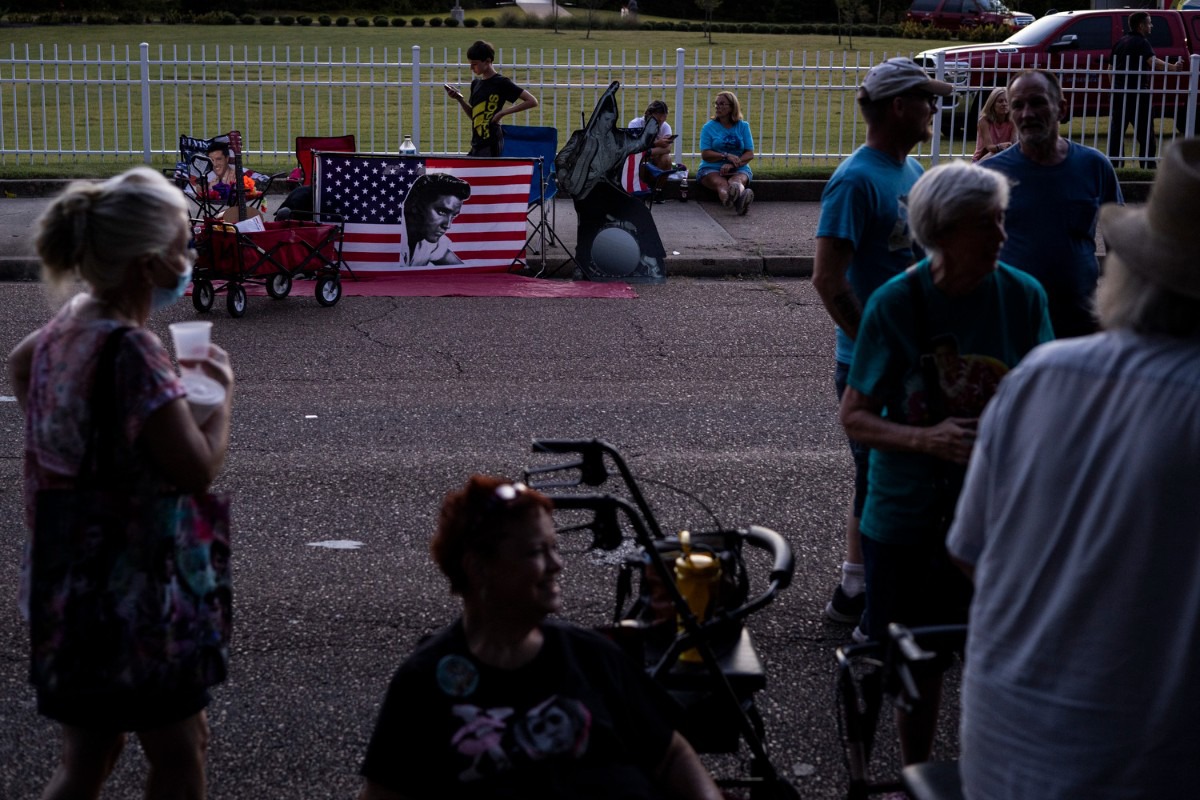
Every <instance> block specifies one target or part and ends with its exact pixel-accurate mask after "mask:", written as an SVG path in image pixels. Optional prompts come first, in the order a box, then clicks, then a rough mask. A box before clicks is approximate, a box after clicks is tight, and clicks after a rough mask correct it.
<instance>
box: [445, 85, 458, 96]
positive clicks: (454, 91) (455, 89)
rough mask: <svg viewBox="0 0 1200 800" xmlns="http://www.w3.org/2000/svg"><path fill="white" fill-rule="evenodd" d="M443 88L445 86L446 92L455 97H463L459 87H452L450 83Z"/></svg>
mask: <svg viewBox="0 0 1200 800" xmlns="http://www.w3.org/2000/svg"><path fill="white" fill-rule="evenodd" d="M442 86H445V87H446V91H447V92H449V93H450V94H452V95H453V96H454V97H462V92H460V91H459V90H458V87H457V86H451V85H450V84H448V83H443V84H442Z"/></svg>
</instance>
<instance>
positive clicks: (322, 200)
mask: <svg viewBox="0 0 1200 800" xmlns="http://www.w3.org/2000/svg"><path fill="white" fill-rule="evenodd" d="M313 163H314V165H315V171H316V178H315V181H314V189H315V191H314V195H315V210H316V211H319V212H321V213H322V214H338V215H340V216H341V217H342V218H343V219H344V220H345V240H344V243H343V246H342V259H343V260H344V261H345V262H346V264H347V265H348V266H349V267H350V268H351V269H352V270H353V271H354V272H355V273H356V274H364V273H365V274H366V275H368V276H369V275H385V274H397V273H401V272H407V271H410V270H435V269H459V270H464V269H465V270H468V271H474V272H497V271H505V270H507V269H508V268H509V266H510V265H511V264H512V263H513V261H514V259H516V258H517V256H518V255H519V254H520V253H521V250H522V249H523V248H524V244H525V212H526V206H527V202H528V197H529V182H530V178H531V176H532V172H533V163H532V161H531V160H530V159H508V158H497V159H479V158H458V157H447V158H432V157H429V158H426V157H422V156H396V155H371V154H361V153H314V154H313Z"/></svg>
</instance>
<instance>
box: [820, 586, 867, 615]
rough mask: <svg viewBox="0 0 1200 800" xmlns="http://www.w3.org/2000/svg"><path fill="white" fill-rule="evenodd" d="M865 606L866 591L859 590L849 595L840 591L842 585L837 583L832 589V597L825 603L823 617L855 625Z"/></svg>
mask: <svg viewBox="0 0 1200 800" xmlns="http://www.w3.org/2000/svg"><path fill="white" fill-rule="evenodd" d="M866 607H867V593H866V592H859V593H858V594H856V595H854V597H850V596H848V595H847V594H846V593H845V592H843V591H842V585H841V584H840V583H839V584H838V585H837V588H836V589H834V590H833V599H832V600H830V601H829V602H828V603H826V604H825V617H826V619H828V620H829V621H830V622H836V623H838V624H839V625H857V624H858V621H859V620H860V619H862V615H863V610H864V609H865V608H866Z"/></svg>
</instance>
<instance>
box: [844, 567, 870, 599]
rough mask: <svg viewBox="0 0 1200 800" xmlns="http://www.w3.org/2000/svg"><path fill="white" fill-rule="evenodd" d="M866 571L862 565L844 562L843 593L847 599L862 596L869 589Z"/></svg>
mask: <svg viewBox="0 0 1200 800" xmlns="http://www.w3.org/2000/svg"><path fill="white" fill-rule="evenodd" d="M866 584H867V578H866V571H865V570H864V569H863V565H862V564H851V563H850V562H849V561H843V562H842V591H843V592H845V594H846V596H847V597H855V596H857V595H860V594H862V593H863V592H864V591H865V590H866V588H867V585H866Z"/></svg>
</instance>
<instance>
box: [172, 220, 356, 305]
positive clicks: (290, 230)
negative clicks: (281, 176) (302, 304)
mask: <svg viewBox="0 0 1200 800" xmlns="http://www.w3.org/2000/svg"><path fill="white" fill-rule="evenodd" d="M263 226H264V228H265V229H264V230H261V231H242V230H238V229H237V228H235V227H234V226H233V225H230V224H228V223H226V222H224V221H223V220H220V219H205V220H200V221H198V222H197V223H196V226H195V234H196V249H197V251H198V253H197V259H196V267H195V271H194V273H193V275H192V305H194V306H195V307H196V310H197V311H201V312H204V311H209V310H210V309H211V308H212V307H213V302H214V300H215V299H216V295H217V294H218V293H219V292H224V293H225V294H226V306H227V308H228V309H229V314H230V316H233V317H240V316H242V315H243V314H245V313H246V289H245V284H255V285H262V286H263V287H264V288H265V289H266V291H267V294H268V295H270V296H271V297H273V298H275V299H277V300H278V299H282V298H284V297H287V295H288V293H289V292H291V290H292V280H293V279H294V278H297V277H300V278H306V279H312V280H315V281H316V296H317V302H318V303H320V304H321V305H323V306H332V305H333V304H334V303H336V302H337V301H338V300H340V299H341V297H342V284H341V268H342V235H343V231H342V224H341V223H340V222H304V221H297V220H287V221H283V222H264V223H263Z"/></svg>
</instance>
